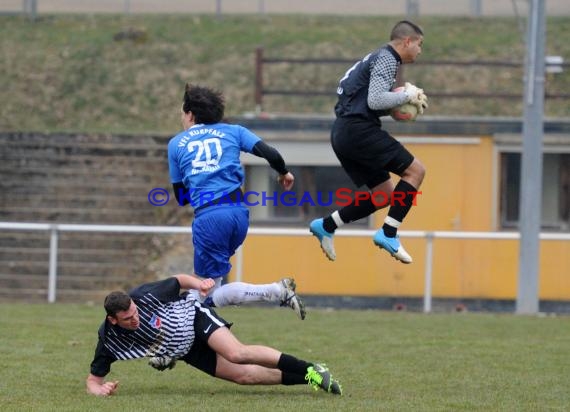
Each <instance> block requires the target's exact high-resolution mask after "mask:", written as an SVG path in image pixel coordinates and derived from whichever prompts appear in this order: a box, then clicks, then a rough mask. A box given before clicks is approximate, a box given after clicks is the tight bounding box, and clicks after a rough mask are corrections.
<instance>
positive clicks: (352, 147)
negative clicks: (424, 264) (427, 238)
mask: <svg viewBox="0 0 570 412" xmlns="http://www.w3.org/2000/svg"><path fill="white" fill-rule="evenodd" d="M422 45H423V31H422V29H421V28H420V27H418V26H417V25H416V24H414V23H412V22H410V21H407V20H403V21H400V22H398V23H397V24H396V25H395V26H394V28H393V29H392V32H391V34H390V42H389V43H388V44H386V45H384V46H382V47H380V48H379V49H377V50H375V51H373V52H371V53H369V54H368V55H367V56H365V57H364V58H363V59H362V60H360V61H359V62H357V63H356V64H354V65H353V66H352V67H351V68H350V69H348V71H347V72H346V73H345V75H344V76H343V77H342V79H341V80H340V83H339V86H338V90H337V94H338V102H337V104H336V106H335V114H336V120H335V122H334V124H333V127H332V132H331V143H332V148H333V150H334V152H335V154H336V156H337V157H338V159H339V161H340V163H341V165H342V167H343V169H344V170H345V171H346V173H347V174H348V176H349V177H350V178H351V179H352V181H353V182H354V184H355V185H356V186H358V187H360V186H362V185H366V186H367V187H368V189H369V190H370V192H371V193H372V194H373V193H382V194H385V195H386V196H389V199H388V200H387V201H386V199H385V196H382V198H378V199H376V198H375V197H374V196H369V197H368V198H366V199H361V198H358V199H353V200H352V202H351V203H350V204H349V205H347V206H345V207H343V208H342V209H340V210H337V211H335V212H334V213H332V214H331V215H329V216H327V217H325V218H324V219H323V218H321V219H315V220H313V221H312V222H311V224H310V230H311V232H312V233H313V235H315V236H316V237H317V238H318V240H319V242H320V244H321V248H322V249H323V252H324V253H325V254H326V256H327V257H328V258H329V259H330V260H335V259H336V253H335V250H334V245H333V236H334V232H335V230H336V229H337V228H339V227H341V226H343V225H344V224H345V223H350V222H354V221H356V220H359V219H363V218H365V217H368V216H370V215H371V214H373V213H374V212H375V211H376V210H377V209H380V208H383V207H386V206H388V205H389V206H390V209H389V211H388V216H387V217H386V219H385V220H384V225H383V226H382V227H381V228H380V229H379V230H378V231H377V232H376V234H375V235H374V238H373V241H374V244H375V245H376V246H378V247H380V248H382V249H385V250H386V251H388V253H390V254H391V255H392V256H393V257H394V258H396V259H397V260H399V261H401V262H403V263H412V257H411V256H410V255H409V254H408V253H407V252H406V250H405V249H404V247H403V246H402V245H401V243H400V240H399V237H398V236H397V231H398V227H400V225H401V224H402V221H403V220H404V218H405V217H406V215H407V214H408V212H409V210H410V208H411V207H412V204H413V203H414V200H415V196H416V194H417V193H418V189H419V187H420V185H421V183H422V181H423V178H424V175H425V168H424V166H423V165H422V163H421V162H420V161H419V160H418V159H416V158H414V156H413V155H412V154H411V153H410V152H409V151H408V150H406V148H404V146H402V144H401V143H400V142H398V141H397V140H396V139H395V138H394V137H392V136H391V135H390V134H389V133H388V132H386V131H385V130H383V129H382V122H381V120H380V117H381V116H387V115H389V114H390V109H392V108H394V107H397V106H400V105H401V104H403V103H408V102H409V103H411V104H413V105H415V106H417V108H418V112H419V113H420V114H423V111H424V109H426V108H427V107H428V105H427V97H426V95H425V94H424V92H423V90H422V89H419V88H417V87H416V86H414V85H413V84H410V83H406V84H405V87H404V90H403V91H397V92H395V91H393V90H394V88H395V83H396V74H397V72H398V67H399V66H400V65H401V64H405V63H413V62H414V61H415V60H416V58H417V57H418V55H419V54H420V53H421V51H422ZM390 172H391V173H394V174H396V175H398V176H400V178H401V179H400V181H399V182H398V183H397V184H396V185H395V186H394V183H393V182H392V180H391V179H390Z"/></svg>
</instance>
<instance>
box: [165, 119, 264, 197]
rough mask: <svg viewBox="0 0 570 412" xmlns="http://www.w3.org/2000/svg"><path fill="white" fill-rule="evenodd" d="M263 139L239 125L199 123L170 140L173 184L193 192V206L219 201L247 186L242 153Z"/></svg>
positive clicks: (169, 150) (191, 193)
mask: <svg viewBox="0 0 570 412" xmlns="http://www.w3.org/2000/svg"><path fill="white" fill-rule="evenodd" d="M260 140H261V139H260V138H259V137H258V136H257V135H255V134H254V133H252V132H251V131H250V130H248V129H246V128H245V127H243V126H240V125H233V124H227V123H216V124H207V125H206V124H196V125H194V126H192V127H190V128H189V129H188V130H185V131H183V132H181V133H179V134H178V135H176V136H174V137H173V138H172V139H170V142H169V143H168V166H169V170H170V181H171V182H172V183H178V182H182V183H184V186H186V188H188V189H190V201H191V204H192V205H193V206H195V207H196V206H199V205H202V204H204V203H206V202H208V201H212V200H215V199H218V198H220V197H222V196H224V195H227V194H228V193H230V192H232V191H234V190H236V189H238V188H239V187H241V186H242V185H243V183H244V172H243V168H242V166H241V163H240V152H242V151H243V152H248V153H251V151H252V150H253V146H255V144H256V143H257V142H258V141H260Z"/></svg>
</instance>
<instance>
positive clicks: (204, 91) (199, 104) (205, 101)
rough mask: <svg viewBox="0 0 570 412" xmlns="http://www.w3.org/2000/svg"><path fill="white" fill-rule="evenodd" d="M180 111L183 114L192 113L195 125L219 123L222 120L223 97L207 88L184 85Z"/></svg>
mask: <svg viewBox="0 0 570 412" xmlns="http://www.w3.org/2000/svg"><path fill="white" fill-rule="evenodd" d="M182 110H184V113H188V112H192V114H194V120H195V122H196V123H204V124H213V123H219V122H221V121H222V119H223V118H224V110H225V104H224V96H223V95H222V93H221V92H218V91H216V90H212V89H208V88H207V87H200V86H192V85H191V84H186V89H185V90H184V104H183V105H182Z"/></svg>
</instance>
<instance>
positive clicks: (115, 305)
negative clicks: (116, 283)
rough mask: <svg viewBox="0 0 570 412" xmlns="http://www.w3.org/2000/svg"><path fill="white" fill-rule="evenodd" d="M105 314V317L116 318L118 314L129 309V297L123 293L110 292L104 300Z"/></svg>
mask: <svg viewBox="0 0 570 412" xmlns="http://www.w3.org/2000/svg"><path fill="white" fill-rule="evenodd" d="M103 306H104V307H105V312H107V315H109V316H112V317H116V315H117V313H118V312H124V311H127V310H129V308H130V307H131V297H130V296H129V295H127V294H126V293H125V292H120V291H115V292H111V293H109V294H108V295H107V297H106V298H105V303H104V304H103Z"/></svg>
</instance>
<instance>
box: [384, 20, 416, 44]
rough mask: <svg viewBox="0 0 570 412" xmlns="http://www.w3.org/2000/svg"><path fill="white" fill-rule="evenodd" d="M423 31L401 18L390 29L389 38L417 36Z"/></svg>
mask: <svg viewBox="0 0 570 412" xmlns="http://www.w3.org/2000/svg"><path fill="white" fill-rule="evenodd" d="M423 35H424V32H423V30H422V29H421V28H420V26H418V25H417V24H414V23H412V22H411V21H409V20H401V21H399V22H398V23H396V25H395V26H394V28H393V29H392V32H391V33H390V40H397V39H404V38H406V37H413V38H416V39H417V38H418V37H420V36H423Z"/></svg>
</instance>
